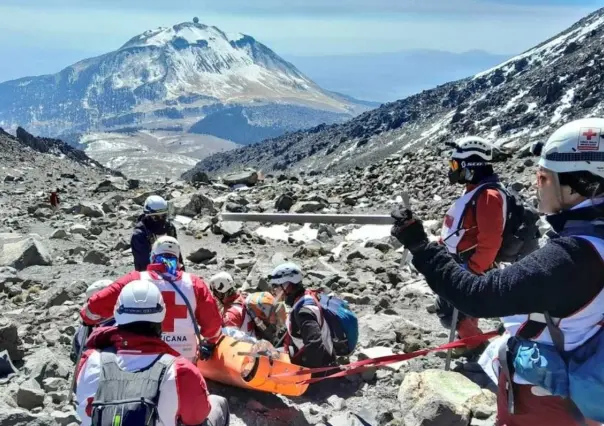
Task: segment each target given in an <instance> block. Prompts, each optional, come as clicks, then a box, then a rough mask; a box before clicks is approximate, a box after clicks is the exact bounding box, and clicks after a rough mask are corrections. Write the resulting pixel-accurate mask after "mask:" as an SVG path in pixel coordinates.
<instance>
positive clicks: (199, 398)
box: [76, 327, 211, 426]
mask: <svg viewBox="0 0 604 426" xmlns="http://www.w3.org/2000/svg"><path fill="white" fill-rule="evenodd" d="M86 346H87V348H88V349H87V350H86V352H84V353H83V354H82V359H81V360H80V363H79V364H78V366H77V370H76V377H77V392H76V396H77V404H78V406H77V411H78V414H79V415H80V417H81V418H82V425H83V426H86V425H89V424H90V420H91V419H90V416H91V414H92V406H91V404H92V401H93V400H94V396H95V394H96V390H97V388H98V382H99V377H100V351H101V350H103V349H108V348H114V349H115V350H116V351H117V356H118V360H119V362H120V367H121V368H123V369H124V370H126V371H135V370H138V369H141V368H145V367H147V366H148V365H149V364H150V363H151V362H153V361H154V360H155V359H156V358H157V355H159V354H169V355H172V356H174V357H177V358H176V359H175V360H174V362H173V364H172V365H171V366H170V368H169V369H168V370H167V371H166V374H165V375H164V380H162V384H161V385H160V393H159V401H158V415H159V418H160V420H161V422H162V423H163V424H164V425H165V426H175V425H176V424H177V420H180V421H181V422H182V423H183V424H187V425H197V424H201V423H202V422H203V421H204V420H206V418H207V417H208V414H209V413H210V409H211V406H210V402H209V399H208V389H207V386H206V382H205V380H204V378H203V377H202V375H201V373H200V372H199V370H198V369H197V367H195V366H194V365H193V364H192V363H191V362H189V361H187V360H186V359H184V358H182V357H178V353H177V352H176V351H174V350H173V349H172V348H170V346H169V345H168V344H166V343H165V342H164V341H162V340H161V339H159V338H154V337H146V336H141V335H137V334H133V333H128V332H125V331H120V330H119V329H118V328H117V327H102V328H98V329H96V330H95V331H94V332H93V333H92V335H91V336H90V337H89V339H88V341H87V342H86Z"/></svg>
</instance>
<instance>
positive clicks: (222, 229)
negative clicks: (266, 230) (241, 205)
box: [212, 222, 243, 238]
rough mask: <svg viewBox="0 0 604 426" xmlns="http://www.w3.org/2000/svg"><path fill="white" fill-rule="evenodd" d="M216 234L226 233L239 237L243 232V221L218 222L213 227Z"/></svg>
mask: <svg viewBox="0 0 604 426" xmlns="http://www.w3.org/2000/svg"><path fill="white" fill-rule="evenodd" d="M212 232H214V233H215V234H220V235H224V236H225V237H227V238H234V237H238V236H239V235H241V234H242V233H243V223H242V222H218V223H217V224H215V225H214V226H213V227H212Z"/></svg>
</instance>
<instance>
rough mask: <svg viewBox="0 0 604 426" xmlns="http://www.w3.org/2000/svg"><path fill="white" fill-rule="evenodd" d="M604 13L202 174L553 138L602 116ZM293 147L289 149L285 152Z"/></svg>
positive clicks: (217, 159) (323, 165) (218, 159)
mask: <svg viewBox="0 0 604 426" xmlns="http://www.w3.org/2000/svg"><path fill="white" fill-rule="evenodd" d="M602 46H604V9H600V10H598V11H596V12H594V13H592V14H590V15H588V16H587V17H585V18H583V19H581V20H580V21H578V22H577V23H576V24H574V25H572V26H571V27H570V28H568V29H566V30H565V31H563V32H561V33H559V34H557V35H555V36H554V37H552V38H550V39H549V40H546V41H544V42H543V43H541V44H539V45H537V46H535V47H534V48H532V49H530V50H527V51H526V52H524V53H522V54H520V55H517V56H515V57H513V58H511V59H510V60H508V61H505V62H504V63H502V64H500V65H498V66H496V67H494V68H492V69H489V70H486V71H484V72H481V73H478V74H476V75H474V76H469V77H468V78H465V79H463V80H459V81H454V82H451V83H447V84H443V85H441V86H438V87H436V88H434V89H431V90H426V91H424V92H422V93H419V94H417V95H413V96H410V97H408V98H405V99H402V100H399V101H396V102H392V103H389V104H385V105H383V106H382V107H380V108H377V109H374V110H372V111H368V112H366V113H364V114H362V115H360V116H359V117H356V118H354V119H352V120H350V121H348V122H346V123H343V124H337V125H333V126H327V127H321V128H315V129H309V130H307V131H299V132H297V133H294V134H287V135H283V136H281V137H278V138H274V139H272V140H268V141H265V142H263V143H260V144H256V145H253V146H248V147H243V148H240V149H237V150H233V151H229V152H224V153H219V154H215V155H213V156H211V157H208V158H205V159H204V160H202V161H201V162H200V163H199V164H198V165H197V167H196V169H198V170H203V171H216V172H222V171H227V170H230V169H232V168H237V167H239V165H242V164H243V165H247V166H257V167H260V168H262V169H263V170H264V171H269V170H285V169H287V170H291V169H293V168H298V169H301V170H305V171H317V170H325V169H328V170H330V171H333V170H336V169H338V168H340V169H349V168H350V167H351V166H354V165H367V164H370V163H372V162H374V161H376V160H379V159H383V158H385V157H387V156H388V155H390V154H393V153H397V152H400V151H405V150H418V149H421V148H428V150H429V151H432V150H434V149H436V151H438V150H440V148H441V147H442V145H441V143H442V142H443V141H449V140H452V139H454V138H457V137H461V136H467V135H478V136H483V137H486V138H488V139H489V140H491V141H493V142H494V143H495V144H497V145H499V146H501V147H503V148H506V149H511V150H514V149H517V148H523V147H525V146H527V145H528V144H530V143H532V142H535V141H539V140H543V139H546V138H547V137H548V136H549V135H550V134H551V133H552V132H553V131H554V130H555V129H557V128H558V127H560V126H562V125H563V124H564V123H566V122H568V121H570V120H573V119H577V118H582V117H594V116H599V117H601V116H602V115H603V114H604V98H603V96H602V93H604V78H603V75H604V54H603V53H602ZM284 147H287V149H284Z"/></svg>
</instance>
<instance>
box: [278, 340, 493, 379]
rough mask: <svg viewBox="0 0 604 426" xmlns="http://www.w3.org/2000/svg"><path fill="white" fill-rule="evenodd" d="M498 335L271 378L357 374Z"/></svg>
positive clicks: (470, 344) (471, 344) (333, 377)
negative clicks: (330, 372) (328, 372)
mask: <svg viewBox="0 0 604 426" xmlns="http://www.w3.org/2000/svg"><path fill="white" fill-rule="evenodd" d="M498 335H499V332H498V331H496V330H495V331H489V332H488V333H482V334H477V335H476V336H470V337H466V338H465V339H459V340H456V341H454V342H451V343H446V344H444V345H441V346H438V347H436V348H430V349H422V350H419V351H415V352H410V353H407V354H395V355H387V356H381V357H378V358H369V359H365V360H362V361H357V362H353V363H351V364H347V365H338V366H332V367H320V368H303V369H301V370H300V371H296V372H291V373H285V374H278V375H274V376H271V378H279V377H290V376H302V375H306V374H314V373H325V372H327V371H334V370H339V371H337V372H335V373H333V374H330V375H328V376H325V377H317V378H314V379H309V380H305V381H302V382H301V383H304V384H306V383H309V384H310V383H316V382H320V381H323V380H327V379H335V378H338V377H345V376H350V375H353V374H359V373H362V372H364V371H367V370H369V369H371V368H376V367H381V366H384V365H388V364H392V363H395V362H400V361H406V360H409V359H412V358H417V357H419V356H423V355H427V354H429V353H430V352H439V351H446V350H448V349H454V348H462V347H465V346H475V345H478V344H480V343H483V342H486V341H487V340H489V339H491V338H493V337H496V336H498Z"/></svg>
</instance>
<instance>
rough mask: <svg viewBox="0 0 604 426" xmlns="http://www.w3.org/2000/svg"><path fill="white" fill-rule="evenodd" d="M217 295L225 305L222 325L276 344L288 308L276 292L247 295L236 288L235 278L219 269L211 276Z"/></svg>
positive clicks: (213, 290)
mask: <svg viewBox="0 0 604 426" xmlns="http://www.w3.org/2000/svg"><path fill="white" fill-rule="evenodd" d="M210 288H211V289H212V293H213V294H214V297H215V298H216V299H217V300H218V301H219V302H220V303H221V304H222V306H223V312H222V326H223V327H229V328H233V329H236V330H239V331H242V332H244V333H245V334H247V335H248V336H250V337H253V338H254V339H256V340H267V341H268V342H270V343H273V344H276V343H277V342H278V338H279V334H278V332H279V330H280V329H281V328H282V327H283V326H284V325H285V319H286V318H285V317H286V314H287V313H286V311H285V307H284V306H283V305H282V304H281V303H278V302H277V301H276V300H275V298H274V297H273V295H272V294H270V293H268V292H265V291H262V292H258V293H252V294H249V295H247V296H246V295H243V294H241V293H240V292H239V291H238V290H236V289H235V283H234V280H233V277H232V276H231V274H229V273H228V272H219V273H217V274H216V275H213V276H212V277H211V278H210Z"/></svg>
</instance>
